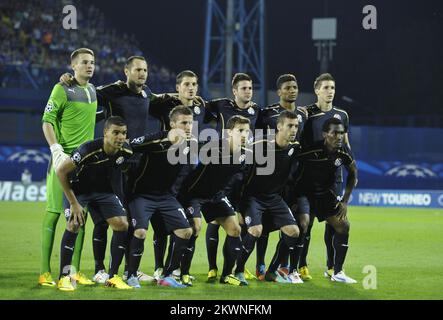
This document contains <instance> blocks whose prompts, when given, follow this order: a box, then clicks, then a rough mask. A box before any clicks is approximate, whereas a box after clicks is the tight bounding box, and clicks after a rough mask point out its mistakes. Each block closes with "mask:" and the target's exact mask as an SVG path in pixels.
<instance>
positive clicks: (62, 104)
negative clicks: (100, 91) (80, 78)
mask: <svg viewBox="0 0 443 320" xmlns="http://www.w3.org/2000/svg"><path fill="white" fill-rule="evenodd" d="M96 111H97V96H96V93H95V87H94V85H92V84H90V83H88V84H87V85H86V86H80V85H74V86H71V87H68V86H66V85H63V84H60V83H57V84H56V85H55V86H54V88H53V89H52V92H51V96H50V97H49V100H48V103H47V105H46V108H45V112H44V113H43V118H42V120H43V122H48V123H50V124H52V126H53V127H54V132H55V136H56V138H57V141H58V143H59V144H60V145H61V146H62V147H63V150H64V151H65V153H68V154H69V153H71V152H72V151H73V150H74V149H76V148H77V147H78V146H79V145H81V144H82V143H84V142H86V141H89V140H92V139H94V128H95V113H96Z"/></svg>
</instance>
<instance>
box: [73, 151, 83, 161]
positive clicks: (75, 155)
mask: <svg viewBox="0 0 443 320" xmlns="http://www.w3.org/2000/svg"><path fill="white" fill-rule="evenodd" d="M81 159H82V156H81V155H80V153H78V152H76V153H74V155H73V156H72V160H73V161H74V162H80V160H81Z"/></svg>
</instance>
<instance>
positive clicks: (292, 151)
mask: <svg viewBox="0 0 443 320" xmlns="http://www.w3.org/2000/svg"><path fill="white" fill-rule="evenodd" d="M293 153H294V148H291V149H289V151H288V156H292V154H293Z"/></svg>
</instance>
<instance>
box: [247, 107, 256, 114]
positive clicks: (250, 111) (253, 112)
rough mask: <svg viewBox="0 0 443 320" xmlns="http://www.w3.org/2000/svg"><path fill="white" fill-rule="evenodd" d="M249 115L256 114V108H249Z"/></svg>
mask: <svg viewBox="0 0 443 320" xmlns="http://www.w3.org/2000/svg"><path fill="white" fill-rule="evenodd" d="M248 113H249V114H251V115H252V114H255V110H254V108H253V107H249V108H248Z"/></svg>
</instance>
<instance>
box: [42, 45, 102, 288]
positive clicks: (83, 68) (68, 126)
mask: <svg viewBox="0 0 443 320" xmlns="http://www.w3.org/2000/svg"><path fill="white" fill-rule="evenodd" d="M71 67H72V69H73V70H74V78H75V81H76V83H75V85H74V86H70V87H67V86H65V85H63V84H61V83H58V84H56V85H55V86H54V88H53V89H52V92H51V96H50V97H49V101H48V103H47V105H46V108H45V111H44V113H43V119H42V120H43V133H44V135H45V138H46V141H47V142H48V144H49V147H50V149H51V155H52V157H51V162H50V164H49V167H48V173H47V177H46V197H47V200H46V214H45V217H44V220H43V230H42V231H43V232H42V257H41V267H40V277H39V280H38V282H39V284H40V285H42V286H51V287H52V286H55V282H54V281H53V279H52V276H51V267H50V260H51V253H52V247H53V244H54V236H55V229H56V225H57V221H58V219H59V217H60V214H61V213H62V212H63V189H62V187H61V185H60V182H59V180H58V178H57V175H56V173H55V169H57V168H58V167H59V166H60V165H61V164H62V163H63V161H64V160H65V159H66V158H68V157H69V155H70V153H71V152H72V151H73V150H75V149H76V148H77V147H78V146H79V145H81V144H82V143H84V142H86V141H89V140H92V139H93V138H94V128H95V117H96V111H97V97H96V93H95V87H94V85H92V84H90V83H89V80H90V79H91V78H92V75H93V74H94V52H93V51H92V50H90V49H87V48H80V49H77V50H75V51H74V52H72V54H71ZM83 239H84V226H83V227H82V229H81V230H80V232H79V235H78V237H77V240H76V243H75V251H74V256H73V260H72V266H73V268H72V269H74V270H76V272H75V273H74V274H73V275H72V277H73V279H74V280H76V281H77V283H78V284H84V285H92V284H94V282H92V281H91V280H89V279H87V278H86V277H85V276H84V275H83V274H82V273H81V272H80V270H79V269H80V255H81V250H82V246H83Z"/></svg>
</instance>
